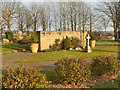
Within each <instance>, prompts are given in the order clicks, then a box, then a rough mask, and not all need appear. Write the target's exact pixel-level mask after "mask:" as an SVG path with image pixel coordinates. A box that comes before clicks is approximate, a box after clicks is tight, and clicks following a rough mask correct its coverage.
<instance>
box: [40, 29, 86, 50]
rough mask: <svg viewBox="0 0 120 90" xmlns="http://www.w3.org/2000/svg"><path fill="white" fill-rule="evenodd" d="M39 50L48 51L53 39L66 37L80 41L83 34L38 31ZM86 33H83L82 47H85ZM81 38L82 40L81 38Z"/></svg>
mask: <svg viewBox="0 0 120 90" xmlns="http://www.w3.org/2000/svg"><path fill="white" fill-rule="evenodd" d="M38 33H39V50H40V51H41V50H45V49H49V46H50V45H52V44H54V42H55V39H60V41H61V40H62V39H63V38H66V36H68V37H77V38H79V39H80V40H81V39H82V38H83V32H80V31H39V32H38ZM86 34H87V31H85V32H84V40H83V41H84V47H85V45H86V40H85V36H86ZM81 37H82V38H81Z"/></svg>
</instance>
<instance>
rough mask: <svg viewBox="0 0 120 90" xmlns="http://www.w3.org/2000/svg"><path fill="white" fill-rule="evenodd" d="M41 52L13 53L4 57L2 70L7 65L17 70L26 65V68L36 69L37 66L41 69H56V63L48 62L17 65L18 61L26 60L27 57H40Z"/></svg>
mask: <svg viewBox="0 0 120 90" xmlns="http://www.w3.org/2000/svg"><path fill="white" fill-rule="evenodd" d="M40 54H42V53H41V52H39V53H36V54H33V53H30V52H17V53H11V54H7V55H2V69H3V70H4V69H5V68H6V67H7V65H9V66H10V67H11V68H14V69H15V68H16V67H17V66H20V65H24V66H25V67H34V66H35V65H37V66H38V67H40V68H41V69H54V68H55V66H54V63H55V61H48V62H29V63H15V62H16V61H19V60H22V59H25V58H27V57H32V56H35V55H40Z"/></svg>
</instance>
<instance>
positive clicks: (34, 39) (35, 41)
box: [31, 31, 38, 43]
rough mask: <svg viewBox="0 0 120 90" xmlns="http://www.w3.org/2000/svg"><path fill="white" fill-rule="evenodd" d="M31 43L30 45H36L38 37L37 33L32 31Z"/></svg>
mask: <svg viewBox="0 0 120 90" xmlns="http://www.w3.org/2000/svg"><path fill="white" fill-rule="evenodd" d="M31 42H32V43H38V35H37V32H36V31H33V32H32V33H31Z"/></svg>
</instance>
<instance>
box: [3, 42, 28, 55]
mask: <svg viewBox="0 0 120 90" xmlns="http://www.w3.org/2000/svg"><path fill="white" fill-rule="evenodd" d="M22 49H29V44H18V43H3V44H2V54H3V55H5V54H8V53H12V51H14V50H22Z"/></svg>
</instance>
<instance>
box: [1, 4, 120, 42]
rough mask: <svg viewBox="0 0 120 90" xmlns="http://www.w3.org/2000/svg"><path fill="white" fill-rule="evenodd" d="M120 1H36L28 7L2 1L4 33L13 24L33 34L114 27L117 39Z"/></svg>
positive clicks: (2, 26)
mask: <svg viewBox="0 0 120 90" xmlns="http://www.w3.org/2000/svg"><path fill="white" fill-rule="evenodd" d="M119 6H120V3H118V2H103V3H99V4H97V5H95V6H94V4H90V3H88V4H87V3H84V2H79V3H78V2H59V3H57V2H52V3H32V4H31V5H29V7H26V6H25V5H23V3H21V2H2V10H1V14H2V20H1V27H0V28H1V32H2V30H3V29H4V28H7V30H8V31H11V29H12V28H13V27H15V28H16V29H17V30H20V31H22V32H26V33H27V35H29V32H30V30H34V31H37V30H38V29H39V30H43V31H53V30H54V31H81V30H82V31H85V30H89V32H90V34H91V33H92V31H93V30H101V29H104V30H105V31H106V30H107V27H109V26H111V27H113V28H114V36H115V40H118V39H119V38H118V37H119V33H118V31H119V23H120V18H119V15H120V12H119V10H120V9H119Z"/></svg>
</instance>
